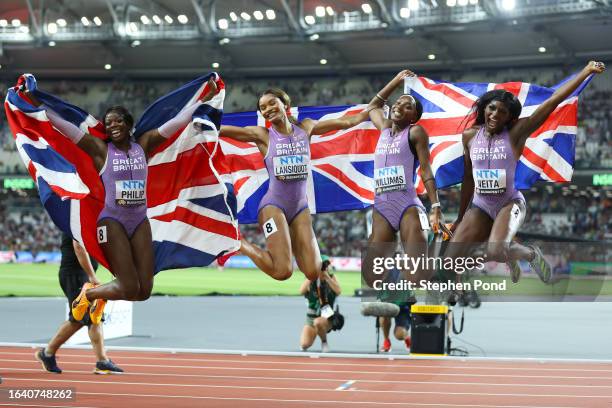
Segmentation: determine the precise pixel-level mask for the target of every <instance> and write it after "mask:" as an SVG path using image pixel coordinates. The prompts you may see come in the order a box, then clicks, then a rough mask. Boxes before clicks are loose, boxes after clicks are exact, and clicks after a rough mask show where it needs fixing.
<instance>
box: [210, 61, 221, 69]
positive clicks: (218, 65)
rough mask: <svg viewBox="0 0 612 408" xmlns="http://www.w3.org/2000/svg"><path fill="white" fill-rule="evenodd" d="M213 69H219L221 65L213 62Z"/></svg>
mask: <svg viewBox="0 0 612 408" xmlns="http://www.w3.org/2000/svg"><path fill="white" fill-rule="evenodd" d="M210 66H211V67H213V68H214V69H217V68H219V67H220V66H221V65H220V64H219V63H218V62H213V63H212V64H210Z"/></svg>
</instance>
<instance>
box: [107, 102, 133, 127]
mask: <svg viewBox="0 0 612 408" xmlns="http://www.w3.org/2000/svg"><path fill="white" fill-rule="evenodd" d="M111 112H112V113H116V114H118V115H120V116H121V117H122V118H123V120H124V121H125V123H127V125H128V126H129V127H130V129H131V128H133V127H134V117H133V116H132V114H131V113H130V112H129V111H128V110H127V109H125V108H124V107H123V106H119V105H116V106H111V107H110V108H108V109H107V110H106V112H105V113H104V119H106V116H107V115H108V114H109V113H111Z"/></svg>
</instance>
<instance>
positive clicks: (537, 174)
mask: <svg viewBox="0 0 612 408" xmlns="http://www.w3.org/2000/svg"><path fill="white" fill-rule="evenodd" d="M572 77H573V76H570V77H568V78H566V79H564V80H563V81H562V82H561V83H559V84H557V85H555V86H554V87H552V88H546V87H542V86H539V85H534V84H528V83H524V82H507V83H503V84H494V83H448V82H438V81H432V80H430V79H428V78H422V77H419V78H418V81H415V86H414V88H413V91H412V93H413V95H414V96H415V97H416V98H417V99H419V100H420V101H421V103H422V104H423V116H422V118H421V120H420V121H419V124H420V125H421V126H423V127H424V128H425V130H427V133H428V134H429V144H430V147H429V149H430V161H431V167H432V170H433V172H434V174H435V177H436V183H437V186H438V187H439V188H444V187H448V186H452V185H455V184H458V183H461V181H462V180H463V146H462V143H461V135H462V132H463V129H464V128H465V126H466V125H468V124H469V121H468V120H465V117H466V115H468V114H469V111H470V108H471V107H472V105H473V104H474V102H476V100H477V99H478V98H479V97H480V96H481V95H482V94H484V93H485V92H487V91H490V90H493V89H505V90H507V91H508V92H512V93H513V94H514V95H515V96H516V97H517V98H518V100H519V101H520V102H521V105H522V106H523V109H522V111H521V115H520V117H521V118H524V117H528V116H530V115H531V114H532V113H533V112H534V111H535V110H536V108H537V107H538V106H539V105H540V104H541V103H543V102H544V101H545V100H546V99H548V98H549V97H550V96H552V94H553V93H554V92H555V90H557V89H558V88H559V87H560V86H561V85H563V84H564V83H565V82H566V81H568V80H569V79H571V78H572ZM591 78H592V77H589V78H588V79H587V80H585V81H584V82H583V83H582V84H581V85H580V87H579V88H578V89H577V90H576V91H575V92H574V93H573V94H572V95H571V96H570V97H569V98H567V99H566V100H565V101H564V102H562V103H561V104H560V105H559V106H558V107H557V109H555V110H554V112H553V113H552V114H551V115H550V116H549V117H548V119H547V120H546V121H545V122H544V124H543V125H542V126H540V128H539V129H537V130H536V131H535V132H534V133H533V134H532V135H531V136H530V137H529V139H527V142H526V143H525V148H524V150H523V154H522V156H521V157H520V159H519V162H518V164H517V168H516V175H515V185H516V187H517V188H518V189H526V188H529V187H531V186H532V185H533V184H534V183H535V182H536V181H538V180H546V181H551V182H568V181H571V178H572V172H573V167H574V156H575V139H576V131H577V124H578V116H577V113H578V94H580V92H582V90H583V89H584V88H585V87H586V86H587V84H588V83H589V82H590V80H591ZM417 192H418V193H419V194H422V193H424V192H425V189H424V186H423V183H422V182H421V180H420V177H419V176H418V172H417Z"/></svg>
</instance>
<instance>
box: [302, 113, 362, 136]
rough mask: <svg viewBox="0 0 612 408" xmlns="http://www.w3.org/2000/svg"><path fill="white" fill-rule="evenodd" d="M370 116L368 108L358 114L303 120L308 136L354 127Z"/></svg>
mask: <svg viewBox="0 0 612 408" xmlns="http://www.w3.org/2000/svg"><path fill="white" fill-rule="evenodd" d="M368 117H369V112H368V109H364V110H363V111H361V112H359V113H358V114H356V115H344V116H341V117H339V118H336V119H327V120H319V121H316V120H312V119H306V120H304V121H302V126H304V130H306V132H307V133H308V136H312V135H322V134H325V133H327V132H331V131H334V130H343V129H349V128H352V127H353V126H357V125H358V124H360V123H361V122H363V121H365V120H367V119H368Z"/></svg>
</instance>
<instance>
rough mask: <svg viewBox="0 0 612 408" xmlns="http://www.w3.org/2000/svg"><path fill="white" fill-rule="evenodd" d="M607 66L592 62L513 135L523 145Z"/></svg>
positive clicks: (517, 125)
mask: <svg viewBox="0 0 612 408" xmlns="http://www.w3.org/2000/svg"><path fill="white" fill-rule="evenodd" d="M605 69H606V66H605V65H604V63H603V62H595V61H590V62H589V63H588V64H587V65H586V66H585V67H584V68H583V69H582V71H580V72H579V73H578V75H576V76H575V77H574V78H572V79H571V80H569V81H568V82H566V83H565V84H563V86H561V87H560V88H559V89H557V90H556V91H555V93H553V94H552V96H551V97H550V98H548V99H547V100H546V101H544V103H542V104H541V105H540V106H538V108H537V109H536V110H535V112H533V114H531V116H529V117H527V118H523V119H520V120H519V121H518V122H517V123H516V125H514V126H513V127H512V130H511V132H510V133H511V135H512V136H514V135H516V137H518V138H519V142H520V143H521V145H522V144H523V143H525V140H527V138H529V136H530V135H531V134H532V133H533V132H535V131H536V130H537V129H538V128H539V127H540V126H542V124H543V123H544V122H545V121H546V119H548V116H550V114H551V113H552V112H553V111H554V110H555V109H556V108H557V106H559V104H560V103H561V102H563V101H564V100H565V99H566V98H567V97H568V96H570V95H571V94H572V92H574V91H575V90H576V89H578V87H579V86H580V84H582V82H584V80H585V79H587V78H588V76H589V75H591V74H600V73H602V72H604V71H605Z"/></svg>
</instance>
